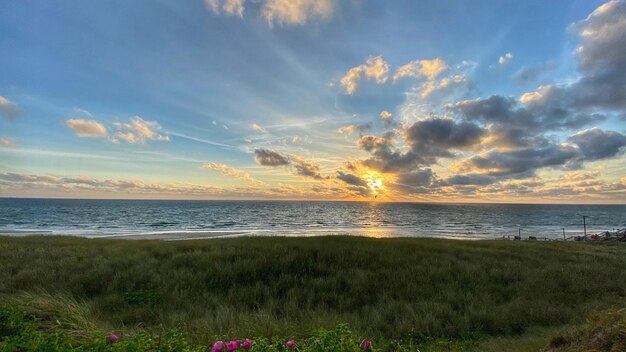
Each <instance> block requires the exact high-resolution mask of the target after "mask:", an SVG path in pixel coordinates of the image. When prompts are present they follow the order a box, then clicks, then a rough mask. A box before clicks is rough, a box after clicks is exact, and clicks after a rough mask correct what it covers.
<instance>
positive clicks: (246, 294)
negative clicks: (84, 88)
mask: <svg viewBox="0 0 626 352" xmlns="http://www.w3.org/2000/svg"><path fill="white" fill-rule="evenodd" d="M624 268H626V246H624V245H623V244H620V243H595V244H588V243H587V244H584V243H562V242H527V241H524V242H513V241H479V242H463V241H449V240H438V239H367V238H348V237H316V238H238V239H215V240H202V241H181V242H162V241H124V240H89V239H79V238H68V237H54V238H51V237H26V238H8V237H0V301H4V302H12V303H11V304H15V305H18V306H19V305H21V306H23V307H31V308H32V307H35V306H37V304H32V303H31V304H25V303H24V302H28V301H29V300H30V302H35V301H37V300H39V303H40V304H39V305H40V306H43V307H47V306H50V307H53V306H54V305H55V302H56V303H59V302H61V303H60V304H61V305H62V306H63V305H64V304H65V303H62V302H74V303H71V304H70V305H74V306H78V307H76V309H79V310H80V312H82V313H81V314H82V315H80V316H82V317H83V318H82V320H84V321H82V323H80V321H79V323H80V324H87V325H97V326H98V327H99V328H100V329H103V330H126V331H133V330H138V329H139V328H138V327H141V328H142V329H143V328H148V329H149V328H151V327H166V328H171V327H178V328H179V329H181V331H183V332H184V335H185V336H187V337H188V338H190V340H191V341H206V340H207V339H208V338H209V336H211V335H221V336H240V337H241V336H259V337H260V336H264V337H271V336H292V337H298V338H299V337H305V336H309V334H310V333H311V331H314V330H315V329H318V328H320V327H325V328H329V329H330V328H333V327H335V326H336V324H337V323H338V322H342V323H347V324H348V325H349V326H350V328H351V329H352V330H353V332H354V334H355V336H369V337H373V338H375V339H376V338H378V339H380V340H390V339H402V341H404V343H408V344H412V343H415V344H420V343H421V344H424V343H426V345H428V346H435V345H436V344H437V343H438V342H437V341H444V345H445V346H447V347H445V348H453V347H451V346H457V347H458V349H459V350H466V349H465V348H466V347H463V346H466V345H467V346H469V345H473V342H472V343H470V344H469V345H468V344H465V341H470V342H471V341H483V340H485V339H488V340H489V343H491V344H494V346H496V347H493V348H494V350H497V349H498V348H501V347H502V345H503V344H507V343H511V344H514V342H513V341H516V340H517V341H524V339H526V338H528V336H540V337H541V339H540V340H541V342H542V343H543V342H544V341H547V340H549V336H543V335H542V333H538V331H539V332H541V331H549V332H553V331H554V329H558V328H559V327H561V326H564V325H567V324H574V323H579V322H581V321H582V320H583V319H584V317H585V316H586V315H587V314H588V313H589V312H591V311H593V310H597V309H605V308H607V307H612V306H613V307H623V306H624V303H623V302H624V300H625V298H626V270H624ZM46 300H48V302H47V303H46ZM42 302H43V303H42ZM68 304H69V303H68ZM50 307H49V308H47V309H51V310H52V311H55V309H56V311H57V314H66V313H63V312H64V311H66V310H64V309H63V308H62V307H61V308H59V307H57V308H55V309H52V308H50ZM85 317H86V318H85ZM79 320H80V319H79ZM80 324H79V325H78V326H80ZM85 329H87V328H85ZM77 330H80V329H77ZM530 340H533V339H532V338H530ZM450 341H452V342H450ZM533 343H536V342H533V341H531V342H529V346H531V347H529V348H533V347H532V346H534V345H533ZM426 345H424V346H426ZM498 346H499V347H498ZM428 348H430V347H424V348H422V349H421V350H422V351H424V350H428ZM442 348H444V347H442ZM467 348H469V347H467ZM529 350H532V349H529Z"/></svg>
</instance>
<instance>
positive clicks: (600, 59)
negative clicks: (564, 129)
mask: <svg viewBox="0 0 626 352" xmlns="http://www.w3.org/2000/svg"><path fill="white" fill-rule="evenodd" d="M570 29H571V30H572V31H573V32H574V33H575V34H577V35H578V38H579V39H580V45H579V46H578V47H577V49H576V55H577V59H578V71H579V73H580V78H579V79H578V80H576V81H574V82H572V83H568V84H561V85H549V86H543V87H540V88H539V90H537V91H536V92H529V93H526V94H524V95H522V97H521V100H523V102H532V103H533V104H534V105H536V106H542V107H545V108H549V107H559V108H565V109H578V110H592V109H608V110H623V109H626V84H624V82H626V65H624V64H623V63H624V62H626V49H625V48H626V2H624V1H609V2H607V3H605V4H604V5H602V6H600V7H598V8H597V9H596V10H595V11H593V13H592V14H591V15H589V16H588V17H587V18H586V19H584V20H582V21H579V22H577V23H574V24H573V25H572V26H571V27H570Z"/></svg>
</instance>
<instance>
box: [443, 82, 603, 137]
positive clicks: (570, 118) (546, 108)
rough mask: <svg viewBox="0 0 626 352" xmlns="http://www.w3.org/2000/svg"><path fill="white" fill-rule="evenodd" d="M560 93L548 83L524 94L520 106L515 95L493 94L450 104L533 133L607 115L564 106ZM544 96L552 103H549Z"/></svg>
mask: <svg viewBox="0 0 626 352" xmlns="http://www.w3.org/2000/svg"><path fill="white" fill-rule="evenodd" d="M559 93H560V91H558V90H557V91H555V90H554V88H553V87H551V86H546V87H542V88H540V89H539V91H538V92H535V93H530V94H524V95H522V97H521V98H520V100H521V101H522V102H523V103H524V104H525V105H524V106H519V105H518V104H517V101H516V100H515V99H514V98H511V97H504V96H500V95H493V96H490V97H488V98H486V99H475V100H464V101H460V102H457V103H456V104H453V105H451V106H449V108H451V110H452V111H453V112H456V113H458V114H460V115H461V117H463V118H464V119H466V120H470V121H478V122H482V123H494V124H498V125H501V128H505V129H508V128H522V129H524V130H526V131H527V133H533V134H536V133H539V132H543V131H546V130H562V129H575V128H580V127H583V126H585V125H589V124H591V123H594V122H598V121H602V120H603V119H604V118H605V116H604V115H602V114H597V113H585V112H579V111H576V110H574V109H572V108H571V107H568V106H564V105H563V104H562V102H561V100H560V99H558V98H556V95H558V94H559ZM544 99H547V100H550V103H545V100H544Z"/></svg>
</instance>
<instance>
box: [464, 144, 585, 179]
mask: <svg viewBox="0 0 626 352" xmlns="http://www.w3.org/2000/svg"><path fill="white" fill-rule="evenodd" d="M579 155H580V154H579V150H578V149H577V148H574V147H572V146H569V145H557V144H552V143H548V144H546V145H543V146H539V147H531V148H521V149H516V150H512V151H504V152H503V151H491V152H488V153H485V154H479V155H474V156H472V157H469V158H467V159H465V160H463V161H461V162H460V163H459V164H458V165H456V169H457V170H458V171H461V172H469V173H474V172H477V171H478V172H479V173H484V174H487V175H492V176H508V177H512V176H515V177H528V176H532V175H533V174H534V172H535V171H536V170H537V169H540V168H544V167H558V166H563V165H565V164H567V163H568V162H570V161H574V160H576V158H577V157H578V156H579Z"/></svg>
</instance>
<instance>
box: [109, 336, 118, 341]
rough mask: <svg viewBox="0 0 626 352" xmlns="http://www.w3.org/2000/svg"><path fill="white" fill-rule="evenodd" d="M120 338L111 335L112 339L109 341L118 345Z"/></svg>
mask: <svg viewBox="0 0 626 352" xmlns="http://www.w3.org/2000/svg"><path fill="white" fill-rule="evenodd" d="M119 339H120V338H119V337H117V335H111V337H110V338H109V341H111V343H116V342H117V340H119Z"/></svg>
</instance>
